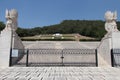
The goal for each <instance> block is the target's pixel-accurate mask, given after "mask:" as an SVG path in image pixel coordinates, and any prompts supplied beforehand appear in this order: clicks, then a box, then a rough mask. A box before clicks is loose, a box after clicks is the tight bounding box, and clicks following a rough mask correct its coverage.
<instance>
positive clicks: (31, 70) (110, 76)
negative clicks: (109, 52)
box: [0, 67, 120, 80]
mask: <svg viewBox="0 0 120 80" xmlns="http://www.w3.org/2000/svg"><path fill="white" fill-rule="evenodd" d="M0 80H120V68H113V67H104V68H99V67H9V68H0Z"/></svg>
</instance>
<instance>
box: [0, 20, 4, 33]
mask: <svg viewBox="0 0 120 80" xmlns="http://www.w3.org/2000/svg"><path fill="white" fill-rule="evenodd" d="M4 27H5V24H4V23H3V22H0V31H1V30H3V29H4Z"/></svg>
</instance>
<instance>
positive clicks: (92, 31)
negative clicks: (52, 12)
mask: <svg viewBox="0 0 120 80" xmlns="http://www.w3.org/2000/svg"><path fill="white" fill-rule="evenodd" d="M104 24H105V22H104V21H101V20H64V21H62V22H61V23H60V24H56V25H50V26H44V27H35V28H30V29H26V28H18V30H17V33H18V35H19V36H21V37H25V36H34V35H39V34H55V33H61V34H71V33H79V34H81V35H84V36H90V37H95V38H99V39H100V38H102V37H103V36H104V35H105V33H106V31H105V29H104ZM117 25H118V29H120V22H117ZM4 26H5V24H4V23H3V22H0V30H2V29H3V28H4Z"/></svg>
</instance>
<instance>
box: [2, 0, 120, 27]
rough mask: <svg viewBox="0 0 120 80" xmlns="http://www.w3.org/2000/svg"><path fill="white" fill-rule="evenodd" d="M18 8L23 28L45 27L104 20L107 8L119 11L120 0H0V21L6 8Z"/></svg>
mask: <svg viewBox="0 0 120 80" xmlns="http://www.w3.org/2000/svg"><path fill="white" fill-rule="evenodd" d="M13 8H14V9H17V11H18V13H19V17H18V24H19V26H20V27H22V28H33V27H43V26H47V25H53V24H58V23H60V22H61V21H63V20H66V19H67V20H69V19H72V20H104V13H105V12H106V11H107V10H111V11H115V10H116V11H117V12H118V20H119V21H120V0H0V21H4V22H5V21H6V20H5V10H6V9H13Z"/></svg>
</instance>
